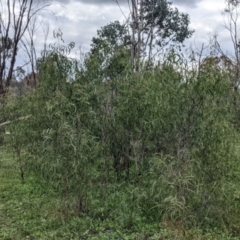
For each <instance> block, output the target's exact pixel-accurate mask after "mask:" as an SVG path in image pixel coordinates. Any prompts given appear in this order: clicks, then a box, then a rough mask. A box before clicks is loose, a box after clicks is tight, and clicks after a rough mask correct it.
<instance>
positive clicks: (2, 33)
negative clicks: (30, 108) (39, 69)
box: [0, 0, 49, 94]
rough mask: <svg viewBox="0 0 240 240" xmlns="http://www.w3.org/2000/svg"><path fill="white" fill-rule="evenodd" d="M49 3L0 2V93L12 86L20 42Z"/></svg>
mask: <svg viewBox="0 0 240 240" xmlns="http://www.w3.org/2000/svg"><path fill="white" fill-rule="evenodd" d="M47 6H49V5H48V4H46V3H45V2H44V1H41V2H36V1H34V0H23V1H16V0H3V1H1V3H0V46H1V48H0V94H3V93H5V92H6V90H7V89H8V87H9V86H10V82H11V79H12V76H13V71H14V67H15V63H16V58H17V53H18V49H19V44H20V42H21V40H22V38H23V36H24V34H25V32H26V31H27V29H28V26H29V24H30V23H31V21H32V19H33V18H34V16H36V15H37V14H38V13H39V12H40V11H42V10H43V9H45V8H46V7H47Z"/></svg>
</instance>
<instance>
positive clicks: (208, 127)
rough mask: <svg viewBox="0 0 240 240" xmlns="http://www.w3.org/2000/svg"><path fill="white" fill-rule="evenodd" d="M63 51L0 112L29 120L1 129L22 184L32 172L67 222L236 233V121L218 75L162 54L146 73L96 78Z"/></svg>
mask: <svg viewBox="0 0 240 240" xmlns="http://www.w3.org/2000/svg"><path fill="white" fill-rule="evenodd" d="M69 48H71V46H68V47H66V48H63V47H61V51H59V48H57V47H56V48H54V49H53V50H52V51H50V52H49V53H48V56H47V57H46V58H45V60H44V61H42V62H41V67H40V71H39V77H40V79H39V85H38V86H37V88H36V89H35V90H34V91H32V92H31V93H29V94H27V95H25V96H20V97H15V98H14V99H12V100H11V101H8V104H7V105H6V106H5V107H4V112H5V115H6V116H7V117H8V119H9V120H14V119H17V118H19V117H22V116H27V118H26V119H23V120H21V121H15V122H14V123H13V124H10V125H7V126H6V129H7V130H8V131H10V132H11V135H10V138H11V141H10V143H11V145H12V147H13V148H14V149H15V151H16V153H17V160H18V163H19V170H20V173H21V177H22V181H23V182H24V181H25V177H24V174H25V172H26V171H27V170H31V172H34V173H35V174H36V175H37V176H38V177H39V178H40V179H42V181H44V182H45V184H46V186H51V187H53V188H54V189H55V190H56V191H57V192H58V193H59V197H61V198H62V206H61V211H62V212H63V214H64V216H65V217H70V216H72V215H77V216H89V217H91V218H93V219H100V220H102V221H106V220H108V219H115V221H119V223H120V224H121V225H122V226H123V227H126V228H132V227H134V226H135V227H136V224H138V223H139V222H145V223H146V224H147V223H150V222H155V223H156V222H161V223H162V224H163V225H164V224H165V226H168V225H169V226H170V225H171V224H176V226H182V227H183V228H188V227H193V226H194V227H198V228H202V229H207V228H213V227H214V228H219V229H222V230H226V229H227V230H228V231H229V232H230V233H231V234H234V235H237V236H239V234H240V233H239V228H238V226H239V220H240V219H239V201H238V199H239V190H238V186H239V179H238V172H239V163H238V161H237V157H236V156H237V155H236V154H237V152H236V145H235V143H236V139H237V131H236V129H235V128H234V124H235V122H236V119H235V112H234V110H233V107H232V106H233V104H232V100H233V97H232V89H231V87H230V86H231V83H230V81H229V80H228V78H227V76H226V75H225V73H224V72H221V71H219V70H218V69H214V68H212V67H210V68H207V67H206V68H205V70H203V71H201V72H198V71H196V70H193V69H190V70H189V69H188V67H187V64H186V62H185V60H184V59H183V57H181V56H180V55H178V54H176V53H174V52H170V53H169V54H168V55H167V56H166V58H165V60H164V62H163V63H162V64H161V65H159V66H155V67H152V69H150V70H149V69H148V70H143V71H142V72H141V73H139V72H133V71H131V70H130V68H128V67H126V68H125V69H124V70H123V71H122V72H121V74H117V75H109V77H108V79H105V78H104V76H102V78H101V77H99V78H98V79H94V78H91V77H90V76H93V75H92V72H91V71H94V68H93V69H92V68H86V67H85V66H80V65H79V64H78V63H77V62H76V60H73V59H70V58H68V56H67V55H66V53H67V52H68V50H69ZM64 49H65V50H64ZM86 63H88V59H86ZM126 66H127V63H126ZM101 71H102V72H104V71H109V68H108V69H102V70H101Z"/></svg>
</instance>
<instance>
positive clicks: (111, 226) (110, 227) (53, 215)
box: [0, 148, 239, 240]
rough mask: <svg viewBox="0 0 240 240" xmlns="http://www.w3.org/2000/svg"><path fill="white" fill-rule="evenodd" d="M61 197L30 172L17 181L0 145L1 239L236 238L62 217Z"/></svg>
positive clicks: (15, 168)
mask: <svg viewBox="0 0 240 240" xmlns="http://www.w3.org/2000/svg"><path fill="white" fill-rule="evenodd" d="M61 209H62V201H61V199H59V197H58V196H57V194H56V193H55V192H54V190H53V189H52V188H51V187H50V186H46V184H43V182H41V181H39V180H38V179H37V178H36V177H34V176H33V175H31V174H26V176H25V183H24V184H23V183H22V182H21V178H20V174H19V171H18V166H17V163H16V160H15V158H14V157H13V154H12V153H11V151H8V150H7V149H5V148H0V239H1V240H23V239H32V240H34V239H35V240H40V239H41V240H45V239H46V240H49V239H56V240H57V239H60V240H61V239H76V240H77V239H90V240H95V239H96V240H97V239H102V240H114V239H116V240H117V239H119V240H120V239H124V240H128V239H129V240H130V239H131V240H134V239H136V240H146V239H149V240H158V239H159V240H161V239H169V240H173V239H177V240H178V239H179V240H185V239H189V240H192V239H198V240H210V239H212V240H214V239H216V240H225V239H226V240H234V239H235V240H236V239H239V238H230V237H227V236H224V235H223V234H221V233H219V234H218V233H216V231H211V232H210V231H208V232H205V233H204V234H203V233H202V232H201V231H199V230H188V231H187V230H185V229H182V228H181V226H171V224H169V225H168V224H167V225H166V224H165V225H164V224H160V223H155V224H152V223H146V222H144V221H141V219H138V220H136V221H134V225H133V226H132V227H131V228H126V226H125V227H124V224H121V220H119V219H118V220H117V219H116V220H114V219H111V220H107V219H106V220H104V221H101V220H100V219H95V220H93V219H92V218H90V217H88V216H83V217H81V218H79V217H76V216H69V217H68V218H66V217H65V215H64V214H63V212H62V211H61Z"/></svg>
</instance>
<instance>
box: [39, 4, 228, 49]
mask: <svg viewBox="0 0 240 240" xmlns="http://www.w3.org/2000/svg"><path fill="white" fill-rule="evenodd" d="M172 1H173V6H175V7H177V8H178V9H179V10H180V11H182V12H185V13H188V14H189V15H190V19H191V24H190V28H191V29H194V30H195V33H194V35H193V36H192V38H191V39H189V40H187V41H186V42H185V45H186V46H190V44H192V45H196V46H197V47H199V46H201V44H202V43H205V44H207V43H208V42H209V37H210V35H211V34H214V33H218V35H219V41H220V43H221V45H222V47H223V49H224V50H225V51H228V50H229V51H230V50H231V47H230V46H231V42H230V37H229V35H228V33H227V31H226V30H224V27H223V23H224V22H223V16H222V12H223V10H224V8H225V0H172ZM118 3H119V5H120V7H121V10H120V8H119V6H118V5H117V3H116V0H57V1H55V2H54V4H53V5H52V6H51V7H50V9H51V11H53V13H54V16H55V17H49V16H48V17H47V21H48V22H49V25H50V30H49V37H48V42H51V41H53V39H52V31H53V30H54V29H57V28H61V30H62V32H63V38H64V40H65V43H66V44H67V43H69V42H71V41H73V42H75V43H76V47H78V46H81V47H82V49H83V50H84V51H85V52H87V51H88V50H89V48H90V43H91V39H92V37H93V36H96V31H97V29H100V28H101V27H103V26H105V25H106V24H108V23H110V22H112V21H115V20H120V21H121V22H123V21H124V19H125V17H124V15H123V13H124V14H125V16H128V14H129V9H128V4H127V0H118ZM122 12H123V13H122ZM42 39H43V37H42V35H41V33H38V35H37V38H36V41H37V42H41V41H42ZM38 45H39V46H40V45H41V44H38Z"/></svg>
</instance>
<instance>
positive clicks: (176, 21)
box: [128, 0, 194, 69]
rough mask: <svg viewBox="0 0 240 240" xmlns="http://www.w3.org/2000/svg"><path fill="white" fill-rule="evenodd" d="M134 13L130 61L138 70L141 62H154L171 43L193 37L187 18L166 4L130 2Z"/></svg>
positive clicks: (148, 0) (159, 1) (162, 1)
mask: <svg viewBox="0 0 240 240" xmlns="http://www.w3.org/2000/svg"><path fill="white" fill-rule="evenodd" d="M128 2H129V6H130V10H131V14H130V16H131V17H130V19H131V21H130V30H131V43H132V44H131V59H132V64H133V66H134V67H135V68H136V69H137V68H139V61H140V60H141V59H142V58H144V57H145V58H146V57H147V60H148V62H150V61H153V60H154V57H155V56H156V55H157V54H158V53H159V51H160V50H161V49H162V48H163V47H165V46H167V45H169V44H170V43H174V44H178V43H183V41H184V40H185V39H187V38H189V37H191V36H192V34H193V32H194V31H193V30H190V29H189V23H190V18H189V15H188V14H185V13H181V12H179V10H178V9H177V8H173V6H172V3H171V2H168V1H167V0H131V1H130V0H129V1H128Z"/></svg>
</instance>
